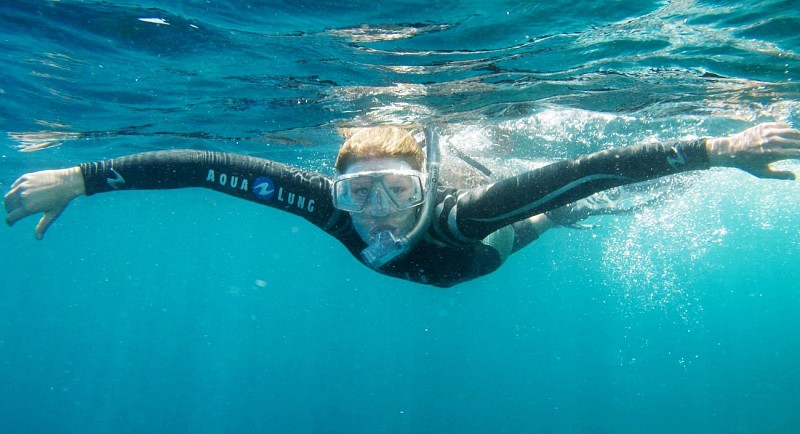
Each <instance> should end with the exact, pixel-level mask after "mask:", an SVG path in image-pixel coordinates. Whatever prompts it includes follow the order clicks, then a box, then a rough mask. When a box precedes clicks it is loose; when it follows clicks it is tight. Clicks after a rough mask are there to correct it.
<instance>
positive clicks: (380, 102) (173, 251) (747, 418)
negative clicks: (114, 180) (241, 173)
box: [0, 0, 800, 433]
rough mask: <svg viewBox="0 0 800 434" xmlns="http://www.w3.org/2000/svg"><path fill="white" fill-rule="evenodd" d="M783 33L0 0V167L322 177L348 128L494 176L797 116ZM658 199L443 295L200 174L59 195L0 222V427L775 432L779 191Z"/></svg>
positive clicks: (793, 41) (799, 236) (454, 13)
mask: <svg viewBox="0 0 800 434" xmlns="http://www.w3.org/2000/svg"><path fill="white" fill-rule="evenodd" d="M342 3H345V4H342ZM798 28H800V2H798V1H796V0H792V1H778V0H766V1H753V2H744V1H721V0H720V1H689V0H680V1H678V0H676V1H671V2H665V1H640V2H631V1H612V0H604V1H583V0H571V1H565V0H553V1H549V2H546V3H545V2H519V1H515V2H510V1H497V0H493V1H486V0H481V1H457V2H456V1H442V2H412V1H400V2H386V3H381V2H379V3H364V2H350V3H348V2H329V1H304V2H297V1H293V2H285V3H283V2H280V3H279V2H266V1H248V2H244V1H232V0H228V1H211V2H205V1H189V0H184V1H175V2H138V3H133V2H124V3H123V2H95V1H6V2H3V3H2V5H0V101H2V104H0V129H1V130H2V132H3V134H2V135H0V161H1V162H2V164H1V165H0V187H2V190H3V191H6V190H8V188H9V186H10V185H11V183H13V181H14V180H15V179H16V178H17V177H18V176H19V175H21V174H22V173H25V172H29V171H34V170H42V169H47V168H55V167H68V166H71V165H74V164H76V163H78V162H81V161H92V160H97V159H102V158H110V157H114V156H118V155H123V154H128V153H133V152H140V151H146V150H155V149H175V148H184V147H191V148H197V149H213V150H222V151H232V152H240V153H245V154H249V155H255V156H259V157H264V158H270V159H274V160H278V161H282V162H286V163H289V164H293V165H297V166H300V167H304V168H307V169H313V170H318V171H322V172H325V173H332V167H331V161H332V159H333V157H334V155H335V153H336V149H337V147H338V145H339V144H340V143H341V139H340V138H339V137H338V135H337V133H336V129H337V128H338V127H340V126H348V125H360V124H371V123H407V122H418V123H424V122H436V123H439V124H442V125H445V127H444V128H443V141H444V143H446V144H447V145H448V146H454V147H456V148H458V149H460V150H461V151H462V152H464V153H466V154H467V155H470V156H471V157H473V158H475V159H477V160H478V161H480V162H482V163H483V164H485V165H487V166H489V167H492V168H493V169H494V170H495V171H496V172H497V173H499V174H511V173H517V172H519V171H520V170H523V169H524V168H526V167H530V166H531V165H534V164H539V163H541V162H542V161H551V160H553V159H559V158H568V157H571V156H576V155H580V154H583V153H586V152H591V151H595V150H600V149H606V148H610V147H617V146H625V145H631V144H636V143H641V142H654V141H661V140H671V139H681V138H692V137H697V136H704V135H723V134H729V133H733V132H736V131H739V130H741V129H744V128H746V127H748V126H751V125H754V124H756V123H759V122H764V121H773V120H779V121H783V122H787V123H789V124H791V125H793V126H794V127H798V126H800V85H798V82H800V35H799V34H798V32H797V29H798ZM783 166H785V167H788V168H790V169H793V170H795V171H796V172H797V173H798V174H800V164H798V162H797V161H793V162H785V163H783ZM657 188H658V189H660V190H661V191H665V192H666V193H667V194H666V199H665V200H662V201H660V202H659V203H658V204H657V205H654V206H652V207H650V208H646V209H643V210H641V211H639V212H637V213H635V214H632V215H624V216H606V217H602V218H594V219H593V220H592V223H594V224H597V225H598V227H596V228H595V229H592V230H586V231H577V230H571V229H557V230H554V231H553V232H551V233H547V234H545V235H544V236H543V237H542V238H541V239H540V240H539V241H537V242H536V243H535V244H533V245H531V246H530V247H528V248H526V249H525V250H523V251H521V252H520V253H518V254H516V255H514V256H513V257H512V258H511V259H510V260H509V261H508V263H507V264H505V265H504V266H503V267H502V268H501V269H500V270H499V271H498V272H496V273H494V274H492V275H490V276H486V277H484V278H482V279H478V280H476V281H473V282H469V283H466V284H462V285H459V286H457V287H455V288H452V289H449V290H441V289H436V288H432V287H426V286H422V285H416V284H412V283H408V282H403V281H398V280H394V279H390V278H387V277H383V276H380V275H378V274H376V273H374V272H372V271H370V270H368V269H366V268H364V267H363V266H360V265H359V264H358V263H357V262H356V261H355V260H354V259H353V258H352V257H350V256H349V255H348V254H347V252H346V251H345V249H344V248H343V247H341V246H340V245H338V244H337V243H336V242H334V241H333V240H332V239H329V238H327V237H325V236H323V235H322V234H321V232H320V231H319V230H318V229H316V228H314V227H313V226H311V225H310V224H308V223H306V222H304V221H301V220H298V219H296V218H292V217H289V216H286V215H283V214H281V213H279V212H277V211H274V210H271V209H267V208H265V207H262V206H258V205H256V204H253V203H249V202H244V201H238V200H236V199H233V198H230V197H227V196H223V195H219V194H216V193H213V192H210V191H204V190H183V191H155V192H153V191H151V192H120V193H113V194H106V195H98V196H93V197H91V198H79V199H77V200H76V201H75V202H74V203H73V204H72V205H70V207H69V208H68V209H67V210H66V211H65V213H64V214H63V215H62V216H61V218H60V219H59V220H58V221H57V222H56V223H55V225H54V226H53V227H52V228H51V229H50V231H49V232H48V233H47V235H46V237H45V239H44V240H43V241H40V242H39V241H36V240H34V238H33V227H34V225H35V219H34V218H29V219H28V220H24V221H22V222H20V223H18V224H17V226H15V227H14V228H12V229H9V228H5V229H0V246H2V249H3V253H2V261H0V275H2V277H3V278H2V284H1V285H0V286H1V287H2V290H0V432H3V433H101V432H115V433H142V432H165V433H166V432H191V433H220V432H225V433H323V432H324V433H377V432H386V433H444V432H458V433H485V432H509V433H533V432H544V433H549V432H553V433H585V432H591V433H643V432H647V433H675V432H683V433H795V432H798V430H800V412H798V411H797V409H798V408H800V393H798V391H799V390H800V371H799V370H798V366H799V365H800V334H798V333H797V330H798V328H800V218H798V217H797V216H798V215H800V201H798V198H800V182H780V181H765V180H757V179H755V178H753V177H750V176H749V175H747V174H744V173H741V172H737V171H734V170H712V171H708V172H703V173H696V174H689V175H686V176H679V177H674V178H671V179H669V180H666V181H664V182H663V183H661V184H660V185H658V186H657Z"/></svg>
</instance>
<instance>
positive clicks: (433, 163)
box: [361, 127, 440, 270]
mask: <svg viewBox="0 0 800 434" xmlns="http://www.w3.org/2000/svg"><path fill="white" fill-rule="evenodd" d="M425 148H426V154H425V159H426V160H427V169H426V170H427V181H426V183H425V201H424V202H423V203H422V208H421V209H420V212H419V217H418V218H417V222H416V224H415V225H414V227H413V228H411V230H410V231H408V233H407V234H405V235H401V236H399V237H397V238H395V236H394V235H393V234H392V231H388V230H387V231H381V232H379V233H378V234H377V235H376V236H375V240H374V241H373V242H372V244H370V245H369V246H368V247H367V248H366V249H364V250H363V251H362V252H361V258H362V259H363V260H364V262H365V263H366V264H367V265H368V266H369V267H370V268H372V269H375V270H377V269H379V268H381V267H383V266H384V265H386V264H387V263H389V262H391V261H392V260H394V259H395V258H397V257H398V256H401V255H403V254H404V253H406V252H408V251H409V250H411V248H412V247H413V246H415V245H416V244H417V243H418V242H420V241H421V240H422V238H424V237H425V233H426V232H427V231H428V227H429V226H430V224H431V218H432V216H433V210H434V208H435V207H436V190H437V188H438V187H439V165H440V154H439V137H438V136H437V134H436V133H435V132H434V131H433V128H431V127H425Z"/></svg>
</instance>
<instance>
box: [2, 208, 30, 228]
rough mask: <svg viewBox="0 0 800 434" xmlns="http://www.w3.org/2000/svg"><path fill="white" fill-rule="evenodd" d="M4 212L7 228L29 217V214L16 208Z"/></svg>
mask: <svg viewBox="0 0 800 434" xmlns="http://www.w3.org/2000/svg"><path fill="white" fill-rule="evenodd" d="M6 212H7V214H6V224H7V225H9V226H14V223H16V222H18V221H20V220H22V219H23V218H25V217H27V216H28V215H30V213H28V212H27V211H25V210H24V209H22V208H16V209H13V210H11V211H8V208H6Z"/></svg>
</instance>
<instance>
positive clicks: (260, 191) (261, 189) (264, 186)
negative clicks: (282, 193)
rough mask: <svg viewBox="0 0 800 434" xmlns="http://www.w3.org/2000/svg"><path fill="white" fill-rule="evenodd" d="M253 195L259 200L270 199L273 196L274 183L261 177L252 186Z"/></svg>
mask: <svg viewBox="0 0 800 434" xmlns="http://www.w3.org/2000/svg"><path fill="white" fill-rule="evenodd" d="M253 194H255V195H256V197H257V198H259V199H261V200H269V199H272V196H275V183H274V182H272V180H271V179H269V178H267V177H266V176H262V177H260V178H258V179H256V182H255V185H253Z"/></svg>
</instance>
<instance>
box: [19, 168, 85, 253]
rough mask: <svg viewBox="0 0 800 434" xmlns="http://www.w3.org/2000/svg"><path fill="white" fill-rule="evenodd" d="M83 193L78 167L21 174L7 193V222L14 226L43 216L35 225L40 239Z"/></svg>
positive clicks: (81, 176)
mask: <svg viewBox="0 0 800 434" xmlns="http://www.w3.org/2000/svg"><path fill="white" fill-rule="evenodd" d="M82 194H86V188H85V186H84V184H83V175H82V174H81V169H80V168H79V167H73V168H69V169H60V170H45V171H42V172H34V173H28V174H25V175H22V176H21V177H20V178H19V179H17V181H16V182H14V184H13V185H12V186H11V191H9V192H8V194H6V197H5V206H6V223H7V224H8V225H9V226H13V225H14V223H16V222H17V221H19V220H21V219H23V218H25V217H27V216H29V215H33V214H37V213H40V212H41V213H44V216H42V219H41V220H39V224H38V225H36V239H37V240H41V239H42V237H44V233H45V231H47V228H48V227H50V225H51V224H52V223H53V221H55V219H57V218H58V216H59V215H61V212H62V211H64V208H66V207H67V205H69V203H70V201H72V199H75V198H76V197H78V196H80V195H82Z"/></svg>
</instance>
